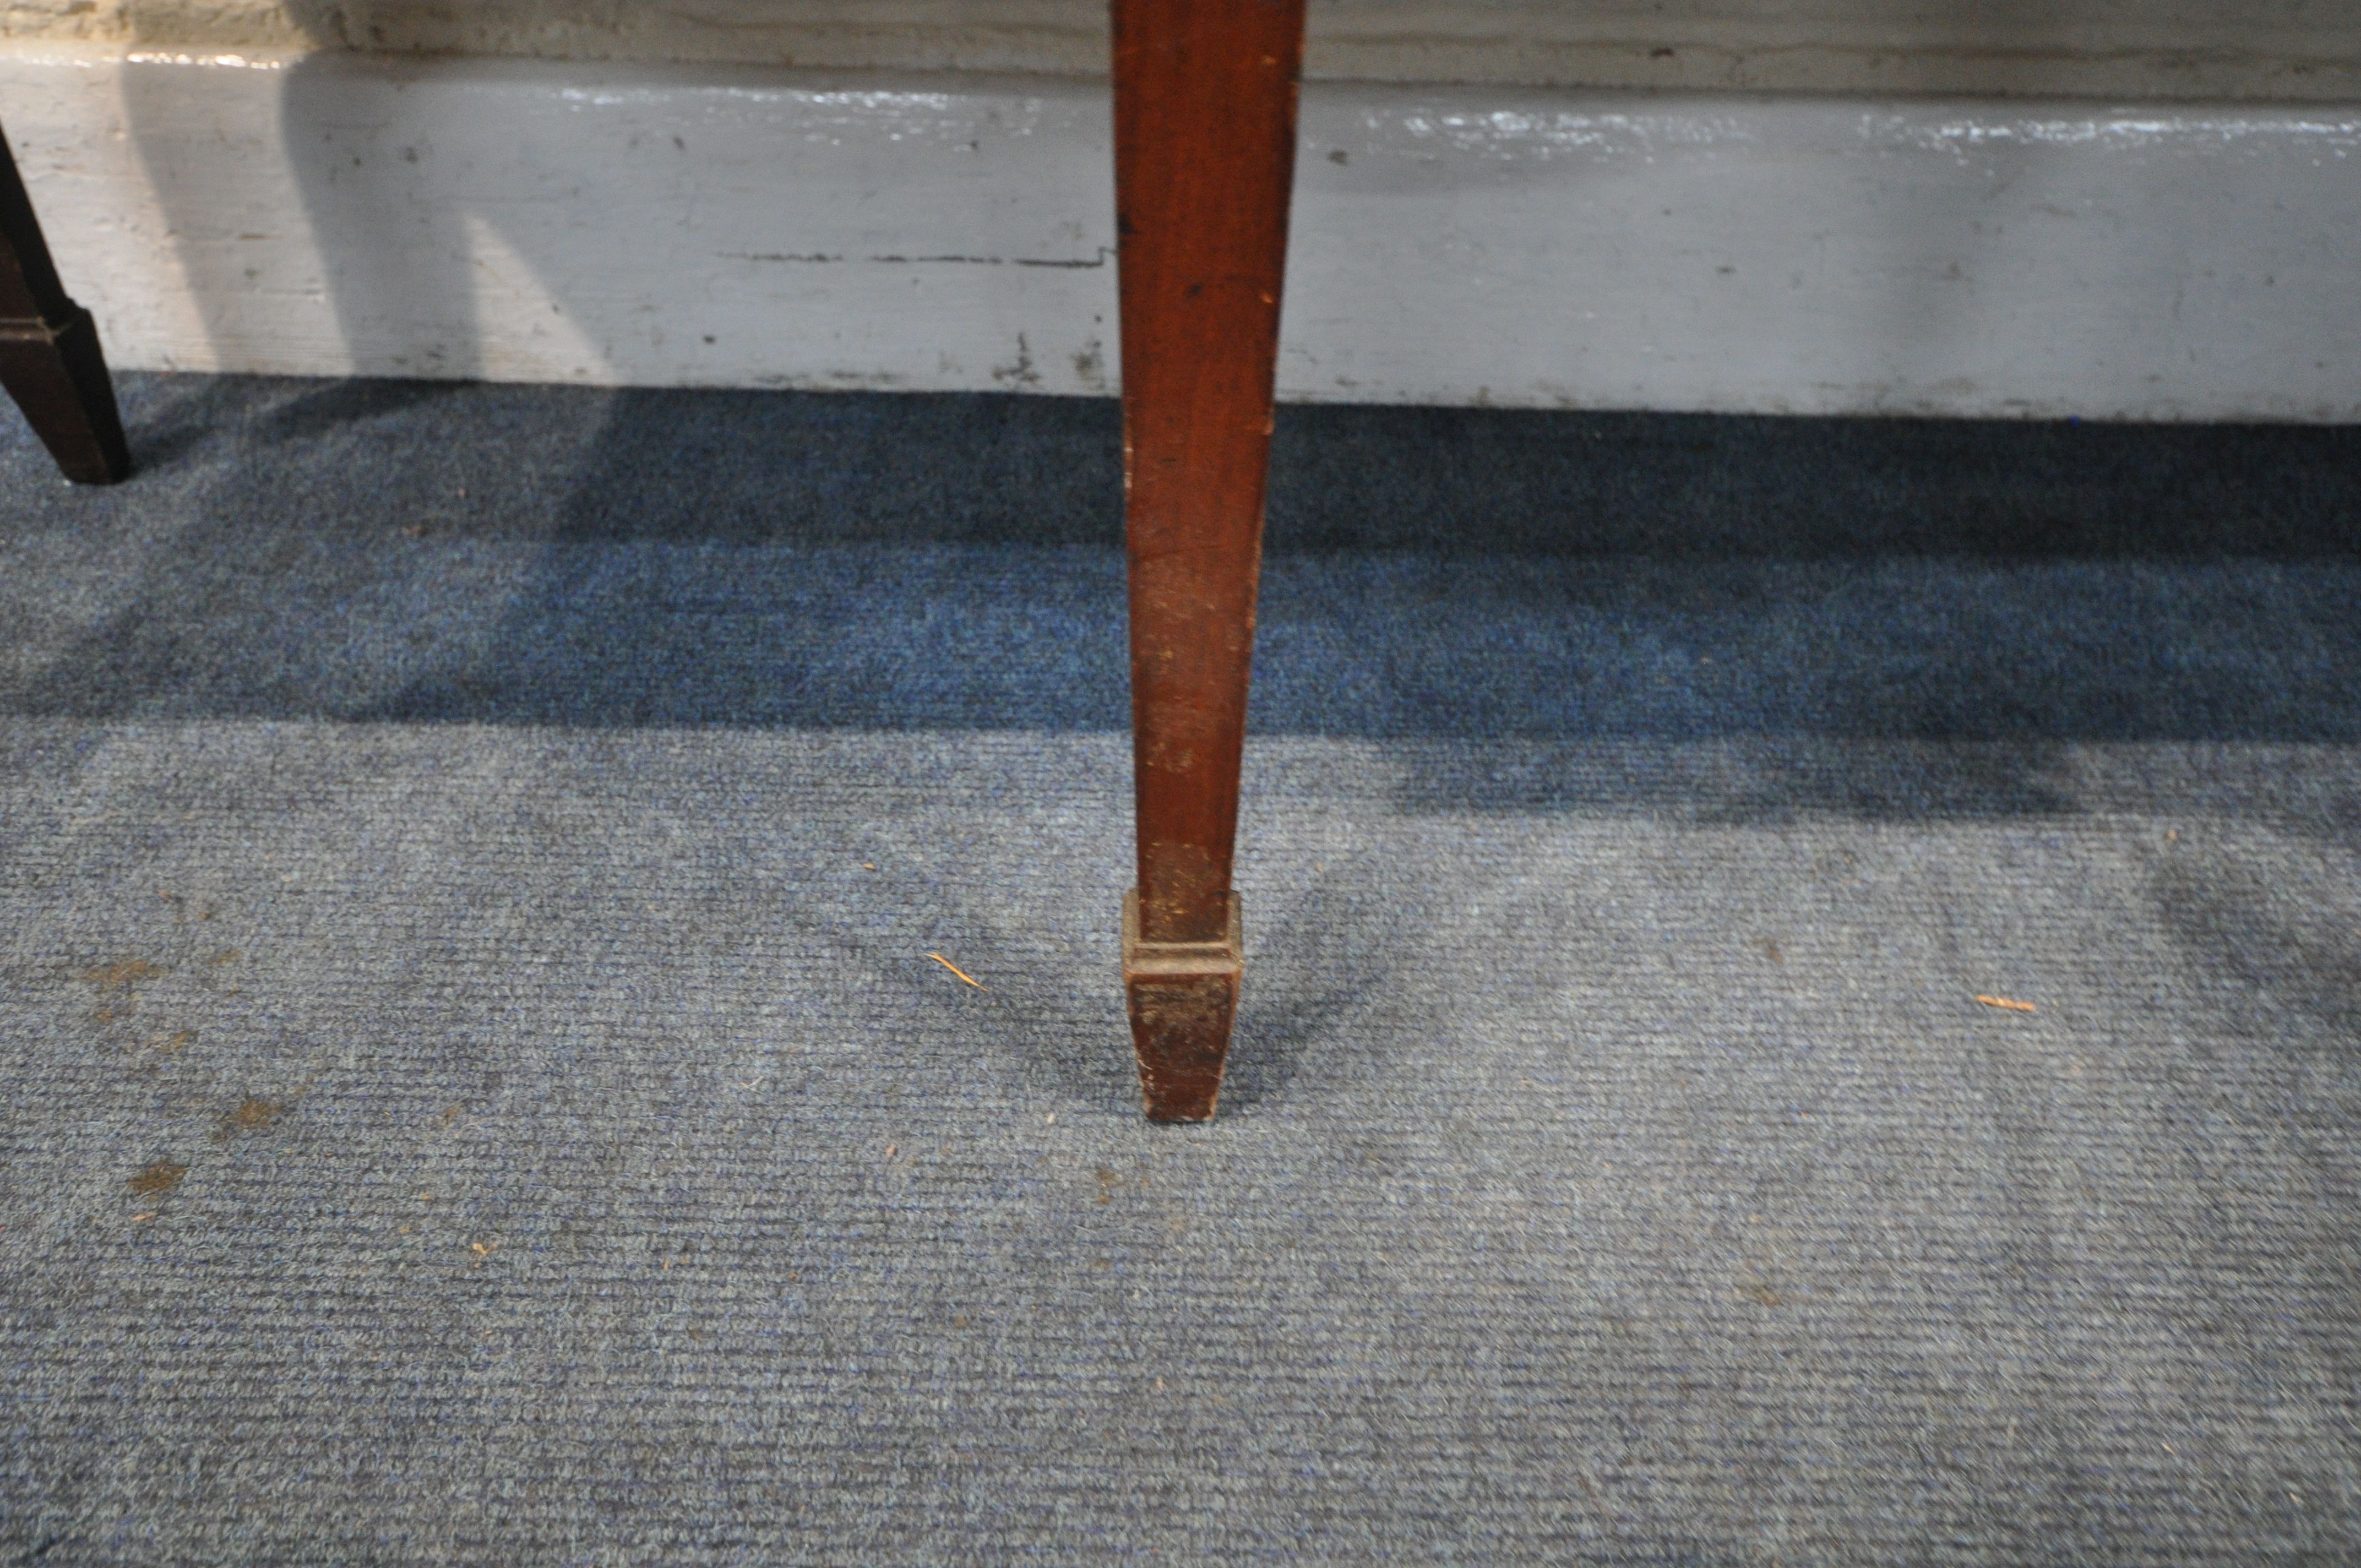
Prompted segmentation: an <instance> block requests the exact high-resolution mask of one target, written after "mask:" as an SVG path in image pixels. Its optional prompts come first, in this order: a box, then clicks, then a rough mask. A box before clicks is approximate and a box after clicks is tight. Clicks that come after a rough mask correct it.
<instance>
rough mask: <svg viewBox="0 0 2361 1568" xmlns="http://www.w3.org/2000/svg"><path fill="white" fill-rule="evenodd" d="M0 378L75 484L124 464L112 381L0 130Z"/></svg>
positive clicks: (102, 480) (102, 478) (121, 470)
mask: <svg viewBox="0 0 2361 1568" xmlns="http://www.w3.org/2000/svg"><path fill="white" fill-rule="evenodd" d="M0 386H5V387H6V388H7V389H8V395H9V396H10V397H12V398H14V399H16V406H17V407H18V408H20V409H22V410H24V411H25V418H26V419H27V421H28V422H30V423H31V424H32V427H33V433H34V434H36V435H38V436H39V437H40V438H41V444H42V445H44V446H46V447H48V448H49V455H50V456H52V457H54V458H56V459H57V460H58V466H59V467H60V468H62V469H64V470H65V473H66V477H67V478H69V479H71V480H73V481H74V482H75V483H76V484H82V485H111V484H113V483H115V480H117V479H120V478H122V477H124V476H125V475H126V474H128V473H130V472H131V453H130V450H129V449H128V448H127V447H126V446H125V445H124V443H123V420H122V417H121V416H120V415H119V414H117V413H116V412H115V387H114V384H113V383H112V382H110V381H109V380H108V379H107V378H106V360H105V358H104V356H102V355H101V354H100V353H99V351H98V326H97V324H96V323H93V321H92V320H91V319H90V313H89V312H88V311H86V310H83V309H82V307H81V306H80V305H77V304H75V303H74V302H72V301H71V300H70V299H68V298H66V291H65V285H63V284H62V283H60V282H59V281H58V269H57V268H56V267H55V266H54V265H53V264H52V263H51V262H50V260H49V245H48V243H47V242H45V241H44V240H43V239H42V238H41V225H40V222H39V220H38V219H37V218H35V217H34V216H33V201H32V198H31V197H29V196H27V195H26V194H25V181H23V180H21V179H19V178H18V177H17V174H16V159H13V158H11V157H10V156H9V155H8V148H7V142H6V140H5V137H0Z"/></svg>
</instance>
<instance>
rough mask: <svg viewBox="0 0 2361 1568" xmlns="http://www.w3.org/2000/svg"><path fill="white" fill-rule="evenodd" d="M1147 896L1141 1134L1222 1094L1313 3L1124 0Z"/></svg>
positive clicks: (1137, 772) (1124, 166) (1132, 460)
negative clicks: (1282, 294) (1238, 842)
mask: <svg viewBox="0 0 2361 1568" xmlns="http://www.w3.org/2000/svg"><path fill="white" fill-rule="evenodd" d="M1114 4H1115V210H1116V224H1115V227H1116V244H1117V255H1116V261H1117V266H1118V268H1119V269H1120V278H1121V282H1120V288H1121V293H1122V304H1123V323H1122V325H1123V338H1122V341H1123V419H1124V486H1125V511H1126V529H1127V532H1128V536H1129V541H1130V553H1131V703H1132V757H1133V763H1134V777H1135V788H1136V790H1137V806H1138V829H1139V873H1138V875H1139V881H1138V886H1137V889H1136V890H1135V892H1134V893H1133V894H1132V895H1131V897H1130V898H1129V899H1127V900H1126V904H1125V916H1124V989H1125V992H1126V1001H1127V1003H1128V1004H1129V1008H1130V1013H1131V1029H1132V1040H1133V1044H1134V1045H1135V1046H1136V1047H1137V1050H1138V1053H1139V1078H1140V1086H1141V1090H1142V1092H1143V1094H1144V1096H1145V1098H1146V1101H1147V1106H1148V1115H1149V1116H1150V1117H1151V1118H1153V1119H1155V1120H1157V1121H1171V1122H1196V1121H1203V1120H1205V1119H1206V1118H1207V1117H1210V1116H1211V1115H1213V1103H1214V1100H1215V1098H1216V1097H1217V1096H1218V1095H1219V1094H1220V1092H1221V1087H1222V1066H1223V1062H1224V1059H1225V1058H1226V1056H1227V1054H1228V1050H1229V1039H1230V1024H1231V1020H1232V1018H1233V1016H1234V1015H1235V1012H1236V1008H1237V997H1238V984H1239V980H1240V977H1241V973H1242V970H1243V957H1242V954H1241V953H1240V950H1239V946H1238V905H1237V899H1236V896H1235V894H1234V893H1233V892H1232V890H1231V887H1230V867H1231V854H1232V850H1233V847H1234V844H1235V839H1236V835H1237V819H1238V760H1239V755H1240V751H1241V747H1242V745H1243V742H1244V740H1245V732H1246V676H1247V670H1248V666H1249V663H1250V662H1251V659H1252V656H1253V652H1254V620H1255V587H1256V581H1257V577H1258V576H1259V575H1260V572H1261V566H1262V507H1263V481H1264V476H1265V474H1266V472H1267V471H1268V466H1269V455H1270V416H1271V381H1272V374H1273V369H1274V367H1275V363H1276V360H1277V356H1278V350H1279V282H1280V279H1281V275H1282V274H1283V272H1284V270H1285V268H1286V259H1287V207H1288V196H1289V190H1290V184H1291V182H1292V180H1293V176H1294V170H1295V83H1296V74H1297V68H1298V65H1299V63H1300V61H1301V55H1302V49H1303V0H1114Z"/></svg>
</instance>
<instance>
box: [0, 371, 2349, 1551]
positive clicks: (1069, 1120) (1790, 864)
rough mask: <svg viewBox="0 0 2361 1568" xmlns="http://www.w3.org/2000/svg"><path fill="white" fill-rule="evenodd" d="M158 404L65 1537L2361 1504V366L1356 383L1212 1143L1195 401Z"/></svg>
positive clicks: (27, 979)
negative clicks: (1146, 1100) (2142, 411)
mask: <svg viewBox="0 0 2361 1568" xmlns="http://www.w3.org/2000/svg"><path fill="white" fill-rule="evenodd" d="M122 390H123V395H124V400H125V405H126V420H127V422H128V424H129V427H130V431H131V434H132V440H133V444H134V447H135V450H136V452H137V455H138V457H139V459H140V461H141V463H142V469H141V472H140V473H139V475H138V476H137V477H135V478H134V479H133V480H132V481H131V482H129V483H128V484H126V485H125V486H123V487H121V488H117V489H115V490H112V491H92V490H75V489H71V488H69V487H67V486H66V485H65V484H64V483H63V482H62V481H61V480H60V479H59V478H58V477H56V475H55V472H54V470H53V469H52V468H51V467H50V466H49V461H48V459H47V458H46V456H45V455H43V454H42V453H41V452H40V450H39V449H38V447H37V446H36V445H35V444H33V443H32V442H31V440H30V438H29V437H28V436H27V435H25V434H24V433H22V432H21V430H20V429H19V428H18V427H17V426H16V424H15V423H11V424H9V426H8V433H7V434H6V435H5V444H0V819H5V836H0V980H5V1011H0V1097H4V1098H0V1162H5V1167H4V1168H0V1226H5V1228H0V1442H5V1453H0V1563H8V1564H15V1563H27V1564H29V1563H41V1564H44V1565H46V1568H58V1565H70V1564H85V1563H110V1564H113V1563H121V1564H174V1563H404V1564H408V1563H421V1564H424V1563H495V1564H527V1563H584V1564H607V1563H862V1564H867V1563H932V1562H942V1563H1031V1562H1038V1563H1097V1562H1114V1561H1133V1560H1147V1559H1151V1558H1152V1559H1157V1560H1166V1561H1180V1562H1202V1563H1242V1562H1283V1561H1301V1562H1317V1563H1392V1562H1464V1563H1500V1562H1518V1563H1540V1562H1569V1561H1598V1562H1603V1563H2250V1562H2284V1563H2293V1562H2305V1563H2331V1562H2353V1561H2356V1560H2361V1427H2356V1392H2357V1391H2361V1388H2357V1387H2356V1384H2357V1383H2361V1193H2357V1192H2356V1178H2357V1177H2361V1148H2356V1126H2361V882H2356V872H2361V560H2356V554H2355V546H2356V542H2361V431H2356V430H2347V429H2297V428H2262V427H2257V428H2241V429H2229V428H2169V429H2168V428H2120V427H2100V426H2087V425H2085V426H2077V425H2032V424H2013V425H1960V424H1943V423H1933V422H1908V421H1784V420H1776V419H1751V418H1717V417H1704V416H1676V415H1612V414H1593V413H1572V412H1569V413H1534V412H1506V411H1485V410H1407V409H1403V410H1373V409H1357V410H1356V409H1291V410H1288V411H1283V415H1282V418H1281V422H1280V425H1279V437H1278V444H1277V451H1276V455H1275V458H1274V479H1273V492H1272V499H1271V518H1270V529H1269V532H1270V538H1269V554H1268V563H1267V572H1266V580H1265V598H1264V609H1263V621H1262V628H1261V639H1260V649H1259V662H1258V665H1257V687H1256V692H1255V698H1254V707H1253V720H1252V725H1253V728H1252V734H1251V738H1250V740H1249V742H1248V753H1247V762H1246V774H1247V778H1246V815H1245V824H1244V828H1243V833H1242V844H1241V859H1240V868H1241V869H1240V883H1239V885H1240V889H1241V893H1242V896H1243V898H1244V902H1245V908H1246V945H1247V966H1248V967H1247V976H1246V1002H1245V1005H1244V1009H1243V1014H1242V1016H1241V1018H1240V1021H1239V1024H1238V1031H1237V1037H1236V1042H1235V1047H1234V1050H1233V1055H1232V1066H1231V1078H1230V1085H1229V1089H1228V1091H1227V1093H1226V1094H1225V1097H1224V1102H1223V1108H1222V1114H1221V1117H1220V1119H1219V1120H1218V1121H1217V1122H1215V1123H1214V1124H1211V1125H1208V1126H1204V1127H1201V1128H1194V1129H1176V1128H1168V1127H1154V1126H1149V1125H1148V1124H1145V1123H1143V1122H1142V1120H1141V1119H1140V1116H1139V1112H1138V1102H1137V1080H1136V1078H1135V1076H1134V1072H1133V1068H1132V1065H1131V1060H1130V1045H1129V1040H1128V1037H1127V1035H1126V1029H1125V1025H1124V1019H1123V1011H1122V996H1121V992H1120V987H1119V984H1118V981H1117V975H1116V956H1117V955H1116V945H1117V944H1116V935H1117V933H1116V926H1117V916H1118V909H1119V904H1120V899H1121V895H1122V893H1123V890H1124V888H1125V886H1126V883H1127V881H1128V880H1129V863H1130V862H1129V854H1130V804H1129V781H1130V761H1129V750H1128V741H1127V739H1126V730H1125V725H1126V717H1127V713H1126V667H1125V655H1124V641H1123V626H1124V620H1123V609H1124V607H1123V559H1122V552H1121V548H1120V534H1121V485H1120V474H1119V466H1118V465H1119V443H1118V436H1117V424H1116V415H1115V407H1114V405H1113V404H1112V403H1108V402H1104V401H1079V400H1076V401H1068V400H1050V399H1024V398H1013V397H1012V398H992V397H919V396H907V397H887V396H874V395H851V394H848V395H810V394H800V393H785V392H781V393H707V392H685V391H666V392H646V391H637V392H609V391H593V390H585V389H547V388H519V387H487V386H461V385H438V384H429V383H383V382H380V383H368V382H304V381H291V380H267V379H246V378H199V377H129V378H125V380H124V383H123V388H122ZM934 955H939V956H940V957H941V959H945V960H948V961H949V963H950V964H956V965H957V966H958V967H959V968H960V969H961V970H965V971H966V972H967V974H969V975H971V976H972V977H973V978H974V980H975V981H980V982H982V983H981V984H980V985H972V984H969V983H966V982H964V981H961V979H960V978H959V977H957V976H956V975H954V974H953V973H951V972H950V970H949V969H948V968H947V967H946V965H945V963H943V962H938V961H937V959H936V957H935V956H934ZM1986 999H1990V1000H1986ZM1994 1003H2011V1004H2012V1005H1995V1004H1994Z"/></svg>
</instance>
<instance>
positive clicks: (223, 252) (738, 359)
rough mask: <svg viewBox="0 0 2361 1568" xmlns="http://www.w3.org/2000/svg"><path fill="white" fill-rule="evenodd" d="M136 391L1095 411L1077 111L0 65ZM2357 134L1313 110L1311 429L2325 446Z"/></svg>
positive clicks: (2344, 116) (2359, 206)
mask: <svg viewBox="0 0 2361 1568" xmlns="http://www.w3.org/2000/svg"><path fill="white" fill-rule="evenodd" d="M0 102H5V104H6V105H7V118H6V122H5V123H6V126H7V131H8V135H9V137H10V139H11V143H12V145H13V146H14V148H15V149H16V156H17V159H18V161H19V164H20V166H21V168H22V169H23V170H24V173H25V175H26V178H27V182H28V184H29V185H30V187H31V189H32V192H33V195H34V199H35V201H36V203H38V206H39V209H40V212H41V215H42V218H43V221H44V224H45V225H46V226H47V227H48V229H49V235H50V239H51V243H52V246H53V248H54V249H55V250H56V252H57V253H58V257H59V259H60V265H61V266H62V267H63V268H64V269H65V272H66V275H67V283H68V287H69V288H70V289H71V291H73V292H74V293H75V294H76V295H77V296H78V297H80V298H81V299H82V301H83V302H84V303H86V304H88V305H90V306H91V307H92V308H93V310H94V311H95V312H96V313H97V315H98V318H99V321H100V324H101V327H102V330H103V331H104V333H105V334H106V341H107V348H108V353H109V355H110V356H112V358H113V359H114V361H115V363H117V364H119V365H124V366H137V367H181V368H191V369H224V370H258V371H282V372H292V373H300V374H345V373H350V372H356V371H358V372H365V373H370V374H382V375H403V376H434V377H480V378H495V379H512V380H533V381H578V382H586V383H598V384H635V385H667V386H670V385H710V386H779V387H816V388H841V387H861V388H888V389H923V390H950V389H1011V388H1016V389H1026V390H1033V391H1040V392H1048V393H1069V394H1095V393H1105V392H1108V391H1111V390H1113V389H1114V381H1115V376H1116V375H1117V373H1118V367H1119V364H1120V356H1119V352H1118V345H1117V341H1116V333H1115V269H1114V268H1113V267H1112V266H1111V265H1108V264H1107V263H1108V260H1109V258H1111V256H1112V254H1113V249H1112V247H1113V246H1114V236H1113V229H1114V214H1113V205H1114V198H1113V191H1112V178H1111V173H1110V168H1111V155H1110V151H1109V133H1108V115H1107V107H1106V104H1105V101H1104V88H1103V87H1101V86H1099V85H1096V84H1093V83H1092V82H1082V81H1073V80H1067V79H1063V78H1048V77H1041V78H1025V77H984V76H953V75H926V74H911V75H906V76H902V77H897V78H894V79H890V80H887V79H878V78H873V77H861V78H853V77H844V76H828V75H818V74H811V73H803V74H796V73H778V72H750V71H741V70H735V69H730V68H719V67H716V68H688V67H656V66H596V65H583V64H574V63H555V62H536V61H522V60H498V61H490V60H475V61H468V60H409V61H401V62H394V61H375V60H368V59H366V58H356V57H352V56H342V55H339V56H289V57H262V58H255V57H229V56H201V55H191V54H153V55H139V54H128V55H126V54H120V53H102V52H95V51H90V50H76V49H65V48H60V47H54V46H50V47H43V48H19V49H16V51H14V52H10V53H5V54H0ZM2356 149H2361V108H2356V109H2354V110H2351V111H2345V110H2341V109H2327V108H2323V107H2321V106H2319V105H2303V106H2289V107H2278V106H2268V105H2255V104H2248V105H2235V106H2214V107H2207V106H2203V105H2195V106H2192V105H2187V104H2143V105H2133V106H2128V107H2122V106H2119V107H2107V106H2103V105H2097V104H2073V103H2065V102H2030V101H2011V100H1998V99H1994V100H1989V101H1961V100H1918V101H1913V100H1892V101H1870V100H1866V99H1848V98H1840V97H1785V98H1778V97H1747V96H1738V95H1728V96H1709V95H1692V96H1681V97H1675V96H1649V95H1642V94H1631V93H1623V94H1613V93H1569V92H1563V91H1554V90H1539V89H1521V88H1509V87H1480V88H1432V89H1427V88H1417V87H1397V86H1378V85H1364V84H1354V83H1323V84H1316V85H1313V86H1312V87H1309V88H1307V89H1306V91H1305V93H1304V101H1303V114H1302V154H1301V162H1300V173H1299V180H1298V187H1299V188H1298V198H1297V207H1296V216H1295V223H1294V247H1293V252H1292V257H1291V259H1290V277H1289V284H1288V296H1287V302H1286V311H1285V334H1284V343H1283V345H1282V351H1281V356H1280V367H1279V379H1280V390H1281V394H1282V396H1285V397H1287V398H1290V399H1293V400H1327V401H1376V402H1438V403H1467V402H1480V403H1496V404H1501V405H1510V406H1545V407H1549V406H1567V407H1603V408H1658V409H1700V410H1732V411H1795V412H1813V413H1828V412H1911V413H1938V414H1958V415H1998V416H2012V415H2014V416H2058V415H2080V416H2082V417H2085V418H2110V419H2116V418H2151V419H2284V420H2306V421H2345V420H2352V419H2355V418H2356V417H2361V312H2356V311H2354V310H2353V309H2352V308H2351V302H2352V300H2353V298H2354V297H2355V294H2356V288H2355V284H2356V271H2361V262H2356V259H2355V258H2356V257H2361V201H2356V199H2355V197H2354V194H2353V192H2354V191H2355V189H2356V174H2361V150H2356Z"/></svg>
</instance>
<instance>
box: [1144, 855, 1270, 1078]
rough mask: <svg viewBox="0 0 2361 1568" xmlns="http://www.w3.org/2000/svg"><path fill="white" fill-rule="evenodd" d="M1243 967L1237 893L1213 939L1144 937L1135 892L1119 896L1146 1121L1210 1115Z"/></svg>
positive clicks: (1228, 1046)
mask: <svg viewBox="0 0 2361 1568" xmlns="http://www.w3.org/2000/svg"><path fill="white" fill-rule="evenodd" d="M1245 970H1246V957H1245V952H1244V950H1243V948H1242V946H1241V944H1240V941H1239V922H1238V900H1237V895H1236V894H1231V895H1230V899H1229V921H1228V927H1227V929H1226V931H1225V933H1224V937H1223V939H1222V940H1220V941H1218V942H1146V941H1142V940H1141V939H1140V936H1139V894H1137V892H1132V893H1127V894H1125V895H1124V900H1123V989H1124V1000H1125V1002H1126V1003H1127V1004H1128V1007H1129V1009H1130V1013H1131V1043H1132V1047H1133V1048H1134V1049H1135V1050H1136V1051H1137V1053H1138V1055H1139V1090H1140V1097H1141V1099H1142V1100H1143V1101H1144V1102H1145V1103H1146V1105H1147V1109H1148V1120H1149V1121H1151V1122H1209V1121H1211V1120H1213V1106H1214V1102H1216V1101H1218V1100H1219V1099H1220V1098H1221V1093H1222V1069H1223V1067H1224V1064H1225V1063H1226V1062H1227V1060H1228V1058H1229V1054H1230V1025H1231V1023H1232V1022H1233V1021H1234V1020H1235V1017H1236V1015H1237V1008H1238V983H1239V981H1240V980H1241V979H1242V978H1243V976H1244V974H1245Z"/></svg>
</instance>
